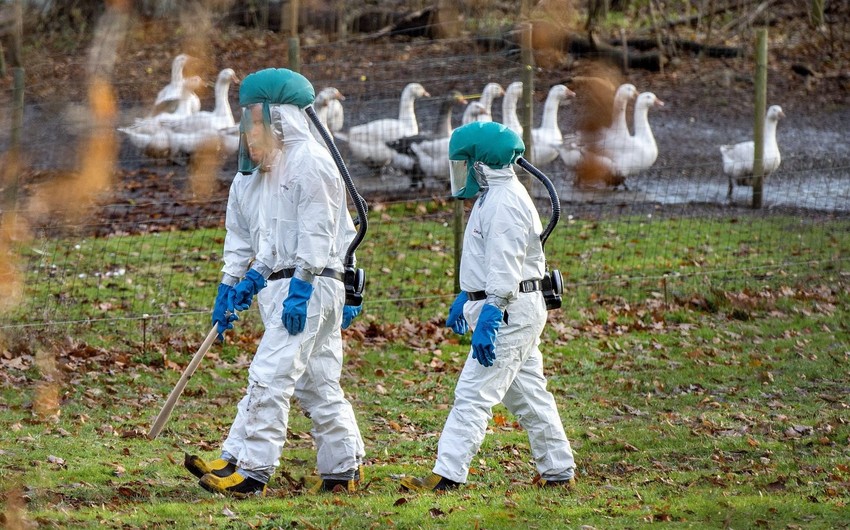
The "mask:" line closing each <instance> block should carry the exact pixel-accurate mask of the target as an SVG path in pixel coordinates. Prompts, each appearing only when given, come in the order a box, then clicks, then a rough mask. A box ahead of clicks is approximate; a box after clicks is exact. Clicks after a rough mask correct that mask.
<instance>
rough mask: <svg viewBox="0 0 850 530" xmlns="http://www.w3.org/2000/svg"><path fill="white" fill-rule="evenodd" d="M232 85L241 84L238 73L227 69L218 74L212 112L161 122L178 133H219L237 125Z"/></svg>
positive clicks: (166, 119) (163, 119)
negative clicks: (232, 101) (231, 99)
mask: <svg viewBox="0 0 850 530" xmlns="http://www.w3.org/2000/svg"><path fill="white" fill-rule="evenodd" d="M231 83H239V78H238V77H236V72H234V71H233V69H232V68H225V69H223V70H222V71H221V72H219V73H218V78H217V79H216V82H215V107H214V108H213V110H212V111H200V112H196V113H194V114H190V115H188V116H183V117H181V118H160V120H159V122H160V123H161V124H162V125H163V126H165V127H167V128H168V129H170V130H171V131H173V132H177V133H204V132H206V131H212V132H214V131H217V130H219V129H224V128H226V127H232V126H233V125H235V124H236V120H235V119H233V110H232V109H231V108H230V98H229V96H228V93H229V91H230V85H231Z"/></svg>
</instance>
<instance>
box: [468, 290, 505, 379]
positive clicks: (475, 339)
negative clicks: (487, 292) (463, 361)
mask: <svg viewBox="0 0 850 530" xmlns="http://www.w3.org/2000/svg"><path fill="white" fill-rule="evenodd" d="M501 325H502V312H501V311H500V310H499V308H498V307H496V306H494V305H491V304H484V307H482V308H481V315H479V317H478V323H477V324H476V325H475V331H473V332H472V358H473V359H475V360H476V361H478V362H479V363H481V365H482V366H493V361H495V360H496V346H495V343H496V332H497V331H498V329H499V326H501Z"/></svg>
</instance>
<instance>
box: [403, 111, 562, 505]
mask: <svg viewBox="0 0 850 530" xmlns="http://www.w3.org/2000/svg"><path fill="white" fill-rule="evenodd" d="M524 150H525V146H524V145H523V143H522V139H521V138H520V137H519V136H518V135H517V134H516V133H514V132H513V131H511V130H510V129H508V128H507V127H505V126H504V125H501V124H499V123H494V122H489V123H487V122H475V123H471V124H468V125H464V126H463V127H460V128H458V129H456V130H455V131H454V132H453V133H452V137H451V141H450V145H449V158H450V160H451V171H450V174H451V183H452V194H453V195H454V196H455V197H457V198H462V199H465V198H471V197H473V196H474V195H475V194H476V193H477V192H478V191H479V189H480V190H481V191H482V193H481V195H480V197H479V198H478V200H477V201H476V202H475V204H474V206H473V208H472V212H471V214H470V216H469V221H468V223H467V225H466V231H465V233H464V238H463V252H462V255H461V264H460V287H461V289H462V291H461V293H460V294H459V295H458V297H457V298H456V300H455V302H454V303H453V304H452V307H451V309H450V312H449V317H448V319H447V321H446V325H447V326H448V327H451V328H452V329H453V330H454V331H455V332H457V333H459V334H465V333H466V332H467V331H468V329H469V328H470V327H471V328H472V329H473V333H472V348H471V355H470V356H469V357H468V358H467V360H466V363H465V364H464V367H463V370H462V371H461V374H460V379H459V380H458V383H457V387H456V388H455V401H454V406H453V407H452V410H451V412H450V413H449V417H448V419H447V420H446V424H445V426H444V427H443V431H442V434H441V435H440V441H439V444H438V452H437V462H436V464H435V466H434V468H433V473H432V474H431V475H429V476H426V477H424V478H419V477H404V478H402V479H401V484H402V486H403V487H404V488H407V489H409V490H415V491H428V490H448V489H453V488H456V487H458V486H459V485H460V484H463V483H465V482H466V480H467V475H468V474H469V464H470V462H471V461H472V459H473V457H475V455H476V453H477V452H478V449H479V447H480V446H481V443H482V441H483V440H484V434H485V432H486V430H487V424H488V422H489V420H490V418H491V417H492V408H493V406H495V405H497V404H499V403H503V404H504V405H505V407H507V409H508V410H509V411H510V412H511V413H512V414H514V415H515V416H516V417H517V419H518V421H519V423H520V424H521V425H522V427H523V429H525V431H526V432H527V433H528V438H529V442H530V445H531V454H532V457H533V458H534V461H535V462H536V464H537V470H538V473H539V475H538V476H537V477H536V478H535V480H534V483H535V484H536V485H537V486H568V487H571V486H572V484H573V481H574V469H575V463H574V461H573V452H572V449H571V447H570V442H569V440H568V439H567V436H566V433H565V432H564V427H563V425H562V423H561V418H560V416H559V415H558V409H557V407H556V404H555V399H554V397H553V396H552V394H551V393H550V392H549V391H547V390H546V378H545V376H544V375H543V357H542V355H541V352H540V348H539V346H540V335H541V333H542V332H543V327H544V325H545V324H546V305H545V302H544V298H543V294H542V292H541V280H542V279H543V276H544V273H545V270H546V263H545V256H544V255H543V247H542V244H541V241H540V235H541V232H542V225H541V223H540V218H539V216H538V214H537V210H536V209H535V208H534V204H533V203H532V200H531V197H530V196H529V194H528V192H527V191H526V189H525V187H524V186H523V185H522V183H520V181H519V179H517V176H516V174H515V173H514V170H513V167H512V165H511V164H512V162H515V161H516V159H517V157H519V156H520V155H521V154H522V153H523V152H524Z"/></svg>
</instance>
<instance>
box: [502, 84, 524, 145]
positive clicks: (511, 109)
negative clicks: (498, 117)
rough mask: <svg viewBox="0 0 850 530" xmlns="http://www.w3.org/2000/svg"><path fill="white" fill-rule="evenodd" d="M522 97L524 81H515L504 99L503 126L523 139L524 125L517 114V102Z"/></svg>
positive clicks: (509, 86)
mask: <svg viewBox="0 0 850 530" xmlns="http://www.w3.org/2000/svg"><path fill="white" fill-rule="evenodd" d="M521 96H522V81H514V82H513V83H511V84H510V85H508V88H507V90H505V97H504V98H503V99H502V125H504V126H505V127H507V128H508V129H510V130H512V131H513V132H515V133H517V134H518V135H519V136H520V137H522V124H520V122H519V118H518V117H517V114H516V106H517V101H519V98H520V97H521Z"/></svg>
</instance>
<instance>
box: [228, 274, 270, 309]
mask: <svg viewBox="0 0 850 530" xmlns="http://www.w3.org/2000/svg"><path fill="white" fill-rule="evenodd" d="M265 286H266V279H265V278H263V275H262V274H260V273H259V272H257V271H255V270H254V269H248V272H247V273H246V274H245V277H244V278H242V281H241V282H239V283H237V284H236V287H234V288H233V292H234V299H233V307H234V308H235V309H237V310H239V311H245V310H246V309H248V308H249V307H251V302H252V301H253V300H254V295H255V294H257V293H259V292H260V291H261V290H262V289H263V287H265Z"/></svg>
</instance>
